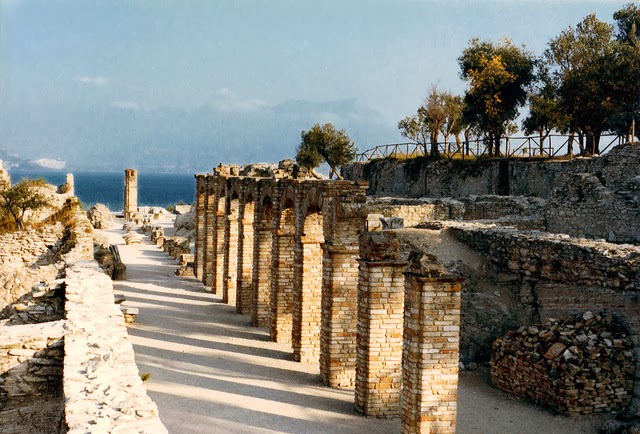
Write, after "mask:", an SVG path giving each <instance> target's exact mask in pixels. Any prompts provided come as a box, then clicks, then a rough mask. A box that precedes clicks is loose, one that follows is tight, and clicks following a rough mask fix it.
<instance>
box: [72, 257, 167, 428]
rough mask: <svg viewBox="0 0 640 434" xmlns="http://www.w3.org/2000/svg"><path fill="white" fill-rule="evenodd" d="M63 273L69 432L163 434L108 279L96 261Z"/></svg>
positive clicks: (79, 262) (79, 264) (77, 265)
mask: <svg viewBox="0 0 640 434" xmlns="http://www.w3.org/2000/svg"><path fill="white" fill-rule="evenodd" d="M66 272H67V277H66V283H67V286H66V312H67V324H66V326H65V328H66V329H67V333H66V336H65V360H64V377H63V389H64V397H65V421H66V424H67V427H68V429H69V431H68V432H69V433H73V434H76V433H85V432H94V431H96V430H97V429H99V430H103V431H105V432H144V433H154V434H157V433H166V432H167V430H166V428H165V427H164V425H163V424H162V422H160V419H159V418H158V409H157V407H156V405H155V403H154V402H153V401H152V400H151V399H150V398H149V397H148V396H147V393H146V390H145V388H144V386H143V383H142V380H141V379H140V375H139V373H138V368H137V366H136V363H135V358H134V353H133V347H132V345H131V342H130V341H129V339H128V335H127V329H126V326H125V320H124V316H123V314H122V312H121V310H120V308H119V307H118V305H116V304H115V300H114V296H113V285H112V283H111V280H110V279H109V278H108V277H107V276H106V275H105V274H104V273H102V271H101V270H100V268H99V267H98V265H97V263H96V262H95V261H78V262H76V263H74V264H71V265H70V266H68V267H67V270H66Z"/></svg>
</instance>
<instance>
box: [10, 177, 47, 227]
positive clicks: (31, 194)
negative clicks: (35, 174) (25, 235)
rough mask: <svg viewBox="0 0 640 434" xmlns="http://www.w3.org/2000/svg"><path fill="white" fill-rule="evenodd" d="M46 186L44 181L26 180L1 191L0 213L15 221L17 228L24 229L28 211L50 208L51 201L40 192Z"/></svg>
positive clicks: (40, 179)
mask: <svg viewBox="0 0 640 434" xmlns="http://www.w3.org/2000/svg"><path fill="white" fill-rule="evenodd" d="M45 185H46V183H45V181H44V179H42V178H38V179H24V180H22V181H20V182H19V183H17V184H15V185H13V186H11V187H9V188H7V189H5V190H1V191H0V198H1V200H0V212H1V213H2V214H3V217H5V218H7V217H8V218H9V219H10V220H11V221H13V222H14V223H15V225H16V227H17V228H18V229H19V230H21V229H24V223H25V214H26V213H27V211H37V210H39V209H42V208H45V207H49V206H50V203H49V199H48V198H47V197H46V196H45V195H43V194H42V193H41V192H40V191H39V187H44V186H45Z"/></svg>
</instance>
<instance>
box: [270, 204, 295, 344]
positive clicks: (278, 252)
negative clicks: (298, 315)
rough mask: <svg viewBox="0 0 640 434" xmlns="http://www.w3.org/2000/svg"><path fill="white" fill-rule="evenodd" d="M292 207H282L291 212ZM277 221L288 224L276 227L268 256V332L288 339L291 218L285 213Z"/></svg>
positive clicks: (290, 324)
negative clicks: (269, 312) (269, 292)
mask: <svg viewBox="0 0 640 434" xmlns="http://www.w3.org/2000/svg"><path fill="white" fill-rule="evenodd" d="M293 211H294V210H293V209H292V208H289V209H286V210H283V211H282V212H283V214H284V213H289V214H291V215H292V214H293ZM281 220H283V222H282V224H281V225H285V226H286V225H290V226H289V227H283V228H282V229H280V230H278V231H276V236H275V239H274V241H273V253H272V255H273V256H272V259H271V316H270V318H269V332H270V335H271V340H273V341H275V342H279V343H290V342H291V333H292V328H293V316H292V312H293V271H294V266H293V257H294V252H293V246H294V234H293V231H294V229H295V227H294V225H295V222H294V220H293V218H290V219H287V218H286V217H285V216H283V217H282V218H281Z"/></svg>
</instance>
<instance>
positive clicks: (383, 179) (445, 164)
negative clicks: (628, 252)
mask: <svg viewBox="0 0 640 434" xmlns="http://www.w3.org/2000/svg"><path fill="white" fill-rule="evenodd" d="M344 173H345V176H346V178H348V179H354V180H367V181H369V183H370V187H369V190H368V193H369V194H371V195H374V196H405V197H413V198H418V197H427V198H432V199H431V201H430V202H428V205H429V206H428V205H427V203H425V204H423V207H424V209H423V210H419V211H416V210H417V209H419V207H416V210H409V209H406V207H403V206H402V205H408V204H407V203H397V204H395V205H396V209H391V210H390V211H394V212H396V213H397V214H398V216H403V215H406V216H407V219H408V221H409V222H410V223H409V224H408V225H409V226H411V225H412V223H413V222H414V221H415V220H416V218H422V217H423V216H424V217H425V218H431V217H437V216H441V217H440V218H441V219H442V218H449V219H452V218H463V219H465V220H476V219H487V218H488V219H496V218H500V219H504V218H505V217H506V216H519V218H520V221H519V222H514V223H515V224H517V225H518V226H519V227H522V228H529V229H542V230H546V231H550V232H554V233H564V234H568V235H571V236H575V237H586V238H591V239H606V240H608V241H611V242H616V243H634V244H638V243H640V235H639V234H640V226H639V225H640V223H639V222H640V146H638V145H637V144H634V145H632V144H627V145H620V146H617V147H614V148H613V149H612V150H611V151H610V152H609V153H607V154H605V155H603V156H600V157H593V158H576V159H574V160H569V161H544V160H535V159H533V160H500V161H497V160H491V161H475V160H474V161H466V162H464V161H448V160H437V161H426V160H421V159H416V160H407V161H398V160H376V161H372V162H370V163H367V164H364V165H363V164H354V165H351V166H348V167H347V168H345V171H344ZM499 175H502V176H499ZM496 194H501V195H511V196H514V197H515V196H525V197H530V198H540V199H545V200H546V202H545V201H544V200H538V202H537V203H533V202H531V200H532V199H528V201H529V203H527V202H526V200H524V199H520V203H518V201H517V200H515V199H511V200H510V201H508V200H505V201H502V202H500V201H498V200H492V201H487V200H478V198H476V197H473V196H485V197H486V195H496ZM433 198H454V199H457V200H459V201H461V202H463V203H464V204H465V206H464V212H463V213H462V215H460V212H459V211H458V210H459V208H455V209H454V208H452V206H451V205H452V202H450V200H446V201H445V202H438V201H435V200H433ZM483 202H484V205H485V206H482V203H483ZM416 205H417V204H416ZM523 206H524V208H523ZM510 208H511V209H510ZM527 208H529V210H528V211H524V213H525V214H528V216H527V218H526V219H522V217H523V210H525V209H527ZM447 210H448V211H447ZM447 212H449V217H446V215H447Z"/></svg>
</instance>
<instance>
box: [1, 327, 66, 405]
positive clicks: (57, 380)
mask: <svg viewBox="0 0 640 434" xmlns="http://www.w3.org/2000/svg"><path fill="white" fill-rule="evenodd" d="M63 325H64V321H62V320H61V321H53V322H48V323H44V324H25V325H16V326H11V327H3V329H2V334H0V410H2V409H3V401H6V400H7V399H20V398H23V399H28V397H33V396H34V395H40V394H53V395H57V394H59V393H60V390H61V389H60V386H61V385H62V359H63V348H62V345H63V336H64V328H63Z"/></svg>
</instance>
